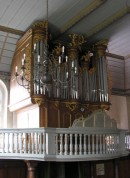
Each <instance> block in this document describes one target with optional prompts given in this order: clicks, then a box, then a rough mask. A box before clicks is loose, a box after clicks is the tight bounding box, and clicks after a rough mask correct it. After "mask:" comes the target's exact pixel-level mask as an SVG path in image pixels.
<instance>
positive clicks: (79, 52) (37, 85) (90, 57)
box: [15, 0, 109, 103]
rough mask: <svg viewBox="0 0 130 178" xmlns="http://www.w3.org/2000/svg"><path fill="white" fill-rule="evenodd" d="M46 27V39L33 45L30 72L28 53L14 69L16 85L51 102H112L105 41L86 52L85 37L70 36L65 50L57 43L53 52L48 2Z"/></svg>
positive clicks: (35, 41)
mask: <svg viewBox="0 0 130 178" xmlns="http://www.w3.org/2000/svg"><path fill="white" fill-rule="evenodd" d="M45 24H46V28H45V31H44V33H45V38H41V39H39V38H38V39H36V40H34V41H33V48H32V59H31V69H29V68H28V64H27V59H26V53H24V54H23V57H22V59H21V67H20V69H18V67H17V66H16V68H15V78H16V81H17V83H18V84H19V85H20V86H23V87H24V88H26V89H27V90H28V91H29V92H31V95H33V96H37V97H38V96H39V97H40V98H47V99H48V100H49V99H54V100H58V101H61V100H62V101H64V102H65V101H68V100H69V101H71V102H72V101H80V102H84V103H86V102H87V103H102V102H109V85H108V70H107V60H106V48H107V43H106V41H100V42H98V43H96V44H94V45H93V46H92V47H88V50H86V49H87V45H86V39H85V38H84V36H83V35H79V34H71V35H69V38H70V42H69V43H68V44H67V45H66V46H65V45H64V46H63V45H62V44H61V43H58V44H57V45H55V47H54V48H52V49H50V48H49V40H48V0H47V20H46V21H45ZM28 73H29V74H30V75H29V76H30V77H28Z"/></svg>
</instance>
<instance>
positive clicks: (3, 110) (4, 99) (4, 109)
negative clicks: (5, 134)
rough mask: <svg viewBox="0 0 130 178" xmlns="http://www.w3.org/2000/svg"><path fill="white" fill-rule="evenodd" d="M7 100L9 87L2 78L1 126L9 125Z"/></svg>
mask: <svg viewBox="0 0 130 178" xmlns="http://www.w3.org/2000/svg"><path fill="white" fill-rule="evenodd" d="M7 101H8V91H7V87H6V85H5V84H4V82H3V81H2V80H0V128H6V127H7Z"/></svg>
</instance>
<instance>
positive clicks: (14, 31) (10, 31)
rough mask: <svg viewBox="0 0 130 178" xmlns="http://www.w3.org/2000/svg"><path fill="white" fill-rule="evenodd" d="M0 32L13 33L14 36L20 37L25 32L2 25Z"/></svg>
mask: <svg viewBox="0 0 130 178" xmlns="http://www.w3.org/2000/svg"><path fill="white" fill-rule="evenodd" d="M0 31H3V32H7V33H12V34H15V35H20V36H21V35H23V34H24V32H23V31H21V30H17V29H14V28H9V27H5V26H2V25H0Z"/></svg>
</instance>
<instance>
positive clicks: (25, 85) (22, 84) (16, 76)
mask: <svg viewBox="0 0 130 178" xmlns="http://www.w3.org/2000/svg"><path fill="white" fill-rule="evenodd" d="M18 76H19V75H15V79H16V81H17V83H18V85H20V86H22V87H24V88H25V89H29V84H24V83H23V79H20V80H21V81H22V83H20V82H19V80H18Z"/></svg>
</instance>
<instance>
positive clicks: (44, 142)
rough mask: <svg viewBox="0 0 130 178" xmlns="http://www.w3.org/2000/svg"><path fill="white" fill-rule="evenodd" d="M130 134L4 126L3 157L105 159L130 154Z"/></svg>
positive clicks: (0, 155) (0, 150)
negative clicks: (129, 150) (7, 127)
mask: <svg viewBox="0 0 130 178" xmlns="http://www.w3.org/2000/svg"><path fill="white" fill-rule="evenodd" d="M129 148H130V134H128V133H126V131H123V130H119V129H100V128H62V129H60V128H36V129H35V128H34V129H0V158H4V159H5V158H7V159H9V158H10V159H18V158H19V159H24V160H28V159H29V160H43V161H46V160H49V161H55V160H57V161H77V160H79V161H80V160H102V159H110V158H115V157H120V156H123V155H128V153H129V152H128V149H129Z"/></svg>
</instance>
